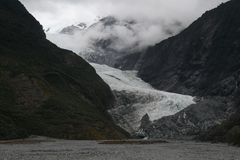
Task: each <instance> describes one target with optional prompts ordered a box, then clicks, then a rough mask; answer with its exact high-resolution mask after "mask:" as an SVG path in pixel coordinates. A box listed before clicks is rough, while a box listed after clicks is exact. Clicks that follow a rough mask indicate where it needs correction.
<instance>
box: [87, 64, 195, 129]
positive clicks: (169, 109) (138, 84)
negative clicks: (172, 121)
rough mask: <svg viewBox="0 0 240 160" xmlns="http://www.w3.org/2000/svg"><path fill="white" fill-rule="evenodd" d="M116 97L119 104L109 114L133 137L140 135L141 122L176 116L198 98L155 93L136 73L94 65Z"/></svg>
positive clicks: (160, 92)
mask: <svg viewBox="0 0 240 160" xmlns="http://www.w3.org/2000/svg"><path fill="white" fill-rule="evenodd" d="M91 65H92V66H93V67H94V68H95V69H96V71H97V73H98V74H99V75H100V76H101V77H102V78H103V80H104V81H105V82H106V83H107V84H109V86H110V87H111V88H112V90H113V91H114V93H115V96H116V99H117V102H116V105H115V107H114V108H113V109H111V110H109V113H110V114H111V115H112V117H113V119H114V121H115V122H116V123H117V124H118V125H119V126H120V127H122V128H124V129H125V130H127V131H128V132H130V133H134V132H136V131H138V129H139V127H140V125H141V119H142V118H143V116H144V115H146V114H148V116H149V118H150V120H151V121H154V120H158V119H160V118H162V117H164V116H169V115H173V114H175V113H177V112H179V111H181V110H182V109H184V108H186V107H187V106H189V105H191V104H194V103H195V102H194V97H191V96H186V95H180V94H174V93H168V92H162V91H158V90H155V89H154V88H152V87H151V86H150V85H149V84H147V83H145V82H144V81H142V80H141V79H140V78H138V77H137V76H136V75H137V72H136V71H121V70H119V69H115V68H111V67H108V66H106V65H99V64H93V63H92V64H91Z"/></svg>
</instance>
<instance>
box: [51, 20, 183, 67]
mask: <svg viewBox="0 0 240 160" xmlns="http://www.w3.org/2000/svg"><path fill="white" fill-rule="evenodd" d="M159 29H160V30H162V32H163V35H162V37H169V36H172V35H173V34H175V33H176V32H177V31H178V30H179V29H182V24H181V23H180V22H178V21H176V22H174V23H173V24H172V23H171V24H168V25H167V24H164V23H163V24H162V26H161V27H159ZM149 30H151V25H150V24H145V23H143V22H138V21H137V20H133V19H120V18H117V17H114V16H107V17H104V18H101V19H99V20H98V21H97V22H95V23H93V24H92V25H90V26H89V27H84V29H79V27H78V26H77V25H70V26H68V27H65V28H64V29H62V30H61V31H60V34H64V35H65V36H66V34H67V35H70V38H69V39H67V40H68V41H69V40H70V41H71V39H72V38H74V39H77V40H78V41H77V42H73V43H76V44H78V43H82V42H85V41H87V42H88V45H87V46H84V47H83V49H82V48H81V49H79V55H80V56H82V57H83V58H84V59H86V60H88V61H89V62H91V63H98V64H106V65H108V66H111V67H115V68H119V69H124V70H130V69H131V70H132V69H135V66H136V65H137V62H138V59H139V58H140V57H139V56H140V55H141V53H142V52H143V51H144V49H145V48H146V45H147V44H148V43H146V44H145V42H146V41H145V39H144V40H143V36H141V34H142V31H149ZM50 37H51V36H50ZM63 38H65V37H64V36H63ZM160 38H161V37H160ZM50 39H51V38H50ZM52 39H53V41H54V40H55V39H54V37H53V38H52ZM67 40H66V41H67ZM143 41H145V42H143ZM56 43H58V41H56ZM60 45H61V44H60ZM66 47H69V46H66ZM75 48H80V47H75ZM75 48H74V49H75Z"/></svg>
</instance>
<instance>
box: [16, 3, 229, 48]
mask: <svg viewBox="0 0 240 160" xmlns="http://www.w3.org/2000/svg"><path fill="white" fill-rule="evenodd" d="M20 1H21V2H22V3H23V4H24V5H25V6H26V7H27V9H28V10H29V11H30V12H31V13H32V14H33V15H34V16H35V17H36V18H37V19H38V20H39V21H40V22H41V23H42V25H43V26H44V28H45V29H47V28H51V33H52V34H49V35H48V38H49V39H50V40H51V41H53V42H54V43H57V44H58V45H59V46H60V47H63V48H67V49H71V50H73V51H75V52H79V51H81V50H83V49H84V48H86V47H88V46H89V44H90V43H91V40H92V39H96V38H106V37H109V36H112V35H114V36H115V37H118V38H117V41H116V42H115V43H113V44H112V47H113V48H115V49H117V50H122V49H128V48H131V45H134V44H136V43H137V44H138V49H141V48H142V47H146V46H149V45H154V44H155V43H158V42H159V41H161V40H163V39H164V38H167V37H168V36H170V34H166V32H172V34H177V33H178V32H179V31H180V30H181V29H182V28H185V27H187V26H188V25H189V24H190V23H192V22H193V21H194V20H195V19H196V18H197V17H200V16H201V14H203V13H204V12H205V11H207V10H209V9H212V8H214V7H216V6H217V5H219V4H220V3H222V2H226V1H227V0H147V1H146V0H121V1H117V0H37V1H34V0H20ZM109 15H112V16H114V17H117V18H118V19H120V20H125V19H133V20H135V21H136V22H137V23H136V24H135V25H133V26H132V28H133V30H129V29H127V28H126V27H123V26H121V25H120V26H119V25H116V26H114V27H112V28H107V29H105V30H102V29H101V27H96V28H95V30H91V31H88V32H87V33H84V34H83V33H77V34H75V35H74V36H68V35H59V34H56V32H57V31H59V30H60V29H61V28H63V27H66V26H69V25H72V24H77V23H79V22H85V23H87V24H91V23H93V22H94V21H96V18H97V17H105V16H109ZM177 24H178V25H177ZM179 24H181V25H179Z"/></svg>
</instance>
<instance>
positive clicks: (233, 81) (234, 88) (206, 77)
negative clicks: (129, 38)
mask: <svg viewBox="0 0 240 160" xmlns="http://www.w3.org/2000/svg"><path fill="white" fill-rule="evenodd" d="M239 8H240V1H238V0H231V1H229V2H227V3H225V4H222V5H220V6H219V7H217V8H216V9H213V10H211V11H208V12H206V13H205V14H204V15H203V16H202V17H201V18H199V19H198V20H196V21H195V22H194V23H193V24H192V25H190V26H189V27H188V28H187V29H185V30H184V31H183V32H181V33H180V34H179V35H177V36H174V37H171V38H169V39H167V40H165V41H163V42H161V43H159V44H157V45H156V46H154V47H151V48H149V49H148V50H147V51H146V53H145V54H144V55H143V59H144V63H141V65H140V69H139V76H140V77H141V78H142V79H143V80H145V81H147V82H149V83H150V84H152V85H153V86H154V87H155V88H157V89H160V90H165V91H173V92H177V93H182V94H189V95H194V96H202V97H207V98H203V99H204V100H203V101H200V103H199V104H197V105H192V106H191V107H189V108H187V109H185V110H183V111H181V112H180V113H178V114H176V115H174V116H170V117H164V118H162V119H160V120H158V121H155V122H154V123H153V124H151V125H150V126H149V127H145V130H146V132H148V134H150V135H151V136H152V137H162V136H163V137H165V136H171V137H174V136H179V135H180V136H184V135H197V134H199V133H201V132H205V131H207V132H206V134H205V135H207V134H208V133H209V131H208V129H211V128H212V127H214V126H216V125H217V124H219V123H222V122H223V121H224V120H226V119H228V117H229V115H230V114H231V113H232V112H234V111H235V110H236V108H238V107H239V104H237V103H235V102H236V99H238V98H237V97H239V96H238V95H239V94H237V93H239V87H240V54H239V53H240V39H239V37H240V10H239ZM234 97H235V98H234ZM206 99H207V100H206ZM223 99H224V101H225V102H223V101H222V100H223ZM227 122H228V121H227ZM230 123H231V122H230ZM232 124H233V123H232ZM234 126H235V125H232V126H231V127H229V128H228V129H226V127H222V128H224V129H222V130H221V131H220V130H219V132H225V133H226V132H227V131H228V130H229V129H231V128H232V127H234ZM220 128H221V127H220ZM235 130H237V129H235ZM212 135H214V134H212ZM215 135H216V134H215ZM223 135H224V134H223ZM225 135H226V134H225ZM222 137H223V136H222ZM211 138H212V139H215V138H214V137H211Z"/></svg>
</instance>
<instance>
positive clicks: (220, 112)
mask: <svg viewBox="0 0 240 160" xmlns="http://www.w3.org/2000/svg"><path fill="white" fill-rule="evenodd" d="M228 108H229V106H228V104H227V101H225V100H224V99H221V98H215V99H205V100H203V101H202V102H199V103H197V104H194V105H191V106H189V107H187V108H186V109H184V110H182V111H180V112H178V113H177V114H175V115H173V116H168V117H164V118H161V119H159V120H156V121H154V122H153V123H151V124H149V125H147V126H146V125H142V127H141V129H142V130H143V131H144V133H145V134H146V135H147V136H148V137H150V138H163V137H164V138H176V137H177V138H182V137H185V136H190V135H191V136H197V135H199V134H200V133H202V132H206V131H207V130H208V129H210V128H212V127H213V126H216V125H219V124H221V123H222V122H223V121H224V120H226V119H227V118H228V117H229V115H230V114H231V111H228Z"/></svg>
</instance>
